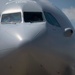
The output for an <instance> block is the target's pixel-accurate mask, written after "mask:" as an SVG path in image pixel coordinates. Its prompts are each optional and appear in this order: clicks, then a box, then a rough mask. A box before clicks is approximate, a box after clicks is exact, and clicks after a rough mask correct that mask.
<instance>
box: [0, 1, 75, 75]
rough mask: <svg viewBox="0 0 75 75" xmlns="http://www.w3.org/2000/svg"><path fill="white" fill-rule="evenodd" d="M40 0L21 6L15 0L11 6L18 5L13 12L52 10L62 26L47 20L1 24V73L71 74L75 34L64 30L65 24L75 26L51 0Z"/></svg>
mask: <svg viewBox="0 0 75 75" xmlns="http://www.w3.org/2000/svg"><path fill="white" fill-rule="evenodd" d="M37 2H38V1H37ZM38 3H39V4H36V3H35V2H34V3H33V2H29V3H25V4H24V3H23V4H22V3H21V4H20V3H19V5H18V7H16V6H17V4H16V3H15V4H16V6H15V4H14V3H12V4H10V7H9V5H8V7H9V10H10V9H11V8H14V7H15V8H16V9H15V11H14V12H17V11H16V10H18V11H20V12H21V13H22V12H24V11H28V12H30V11H33V12H35V11H37V12H43V11H47V12H50V13H52V14H53V15H54V16H55V17H56V18H57V20H58V21H59V23H60V25H61V27H56V26H52V25H50V24H49V23H48V22H47V21H45V22H37V23H25V22H23V23H16V24H1V25H0V75H5V74H6V75H58V74H60V75H65V74H66V75H72V73H73V71H74V69H73V68H74V55H72V53H73V52H74V51H73V50H74V49H73V50H72V51H71V48H72V45H73V44H74V43H72V42H73V40H74V37H73V36H72V37H69V38H67V37H64V34H63V32H64V29H65V28H66V27H70V28H72V26H71V23H70V22H69V21H68V19H67V18H66V17H65V15H63V13H62V12H61V11H59V10H58V9H57V8H55V7H54V6H53V5H50V6H49V3H44V2H42V1H41V2H38ZM12 5H13V6H12ZM17 8H18V9H17ZM19 9H21V10H19ZM9 10H8V8H7V7H6V9H5V8H4V11H3V14H5V13H8V12H9V13H10V12H11V10H10V11H9ZM42 10H43V11H42ZM61 16H62V18H61ZM22 17H23V16H22ZM59 18H61V20H62V21H61V20H59ZM65 21H66V22H65ZM62 23H63V24H62Z"/></svg>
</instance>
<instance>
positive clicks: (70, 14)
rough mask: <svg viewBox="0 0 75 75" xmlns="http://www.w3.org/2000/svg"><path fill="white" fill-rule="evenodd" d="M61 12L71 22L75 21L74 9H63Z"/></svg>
mask: <svg viewBox="0 0 75 75" xmlns="http://www.w3.org/2000/svg"><path fill="white" fill-rule="evenodd" d="M62 11H63V12H64V13H65V14H66V16H67V17H68V18H69V19H70V20H71V21H75V7H70V8H64V9H62Z"/></svg>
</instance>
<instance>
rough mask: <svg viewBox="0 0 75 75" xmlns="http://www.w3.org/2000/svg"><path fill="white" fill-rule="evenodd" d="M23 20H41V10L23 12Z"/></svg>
mask: <svg viewBox="0 0 75 75" xmlns="http://www.w3.org/2000/svg"><path fill="white" fill-rule="evenodd" d="M24 21H25V22H42V21H43V16H42V12H24Z"/></svg>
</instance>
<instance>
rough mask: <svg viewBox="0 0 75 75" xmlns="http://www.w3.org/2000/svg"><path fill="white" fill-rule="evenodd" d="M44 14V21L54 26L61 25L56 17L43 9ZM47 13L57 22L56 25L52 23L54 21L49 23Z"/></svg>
mask: <svg viewBox="0 0 75 75" xmlns="http://www.w3.org/2000/svg"><path fill="white" fill-rule="evenodd" d="M44 15H45V19H46V21H47V22H48V23H49V24H50V25H52V26H56V27H61V26H60V24H59V22H58V21H57V19H56V18H55V17H54V16H53V15H52V14H51V13H50V12H46V11H44ZM47 15H50V17H52V18H53V19H54V21H55V22H56V23H57V25H56V24H52V23H54V22H53V21H52V23H51V21H50V20H49V19H48V18H49V16H48V18H47Z"/></svg>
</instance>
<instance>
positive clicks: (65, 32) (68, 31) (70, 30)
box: [64, 28, 73, 37]
mask: <svg viewBox="0 0 75 75" xmlns="http://www.w3.org/2000/svg"><path fill="white" fill-rule="evenodd" d="M72 34H73V30H72V29H71V28H65V30H64V36H66V37H70V36H72Z"/></svg>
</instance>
